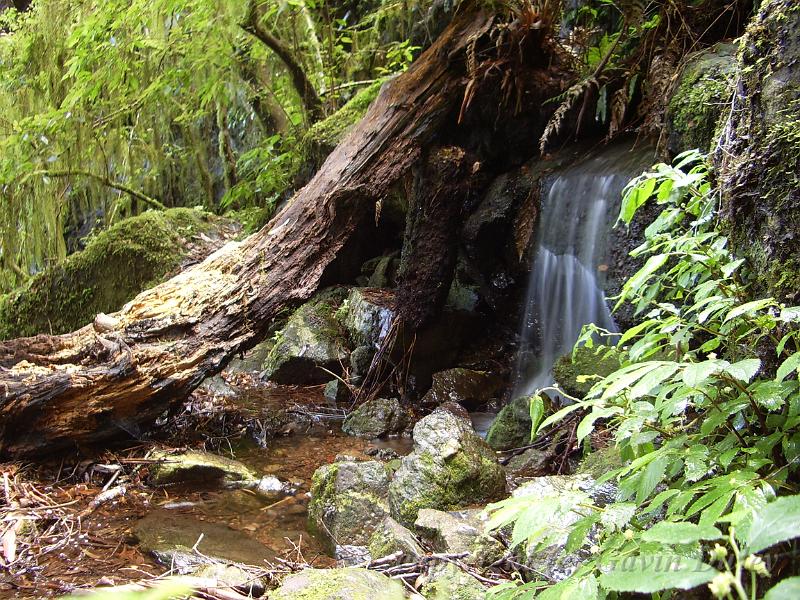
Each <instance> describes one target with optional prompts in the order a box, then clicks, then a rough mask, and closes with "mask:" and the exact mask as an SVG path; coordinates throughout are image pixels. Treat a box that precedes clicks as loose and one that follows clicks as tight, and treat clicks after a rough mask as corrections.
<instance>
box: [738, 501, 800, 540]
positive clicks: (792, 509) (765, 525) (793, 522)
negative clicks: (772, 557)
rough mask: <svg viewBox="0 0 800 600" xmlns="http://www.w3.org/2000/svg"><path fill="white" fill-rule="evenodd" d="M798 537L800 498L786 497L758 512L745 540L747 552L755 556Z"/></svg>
mask: <svg viewBox="0 0 800 600" xmlns="http://www.w3.org/2000/svg"><path fill="white" fill-rule="evenodd" d="M796 537H800V496H784V497H783V498H778V499H777V500H775V501H774V502H770V503H769V504H767V505H766V506H765V507H764V508H762V509H761V510H759V511H757V512H756V514H755V517H754V519H753V524H752V525H751V526H750V530H749V531H748V532H747V538H746V540H745V541H746V544H747V552H748V553H750V554H755V553H756V552H761V551H762V550H764V549H765V548H769V547H770V546H774V545H775V544H780V543H781V542H785V541H787V540H792V539H794V538H796Z"/></svg>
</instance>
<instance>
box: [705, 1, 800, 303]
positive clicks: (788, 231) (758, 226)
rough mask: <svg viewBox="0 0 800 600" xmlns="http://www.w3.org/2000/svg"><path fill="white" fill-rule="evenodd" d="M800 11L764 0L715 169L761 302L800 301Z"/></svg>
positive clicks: (747, 40) (746, 40)
mask: <svg viewBox="0 0 800 600" xmlns="http://www.w3.org/2000/svg"><path fill="white" fill-rule="evenodd" d="M799 30H800V3H798V2H797V0H764V1H763V2H761V5H760V8H759V11H758V14H757V15H756V16H755V17H753V19H752V20H751V22H750V24H749V25H748V27H747V31H746V33H745V35H744V37H743V38H742V39H741V42H740V51H739V56H738V77H737V79H736V82H735V86H734V89H735V93H734V95H733V101H732V106H731V111H730V114H729V116H728V119H727V120H726V122H725V124H724V127H723V128H722V134H721V136H720V140H719V145H718V150H717V152H715V155H714V162H715V167H716V170H717V173H718V180H719V184H720V189H721V192H722V207H721V208H722V210H721V214H723V215H725V216H726V217H727V219H728V229H729V233H730V236H729V237H730V239H731V241H732V242H733V247H734V249H735V251H737V252H738V253H739V254H740V255H741V256H743V257H745V258H747V259H748V265H749V266H750V268H751V270H752V273H753V276H752V279H751V284H752V285H751V289H752V293H753V294H754V295H767V294H768V295H772V296H776V297H778V298H779V299H780V300H783V301H786V302H791V303H797V302H798V301H799V300H800V235H798V231H800V38H798V35H797V32H798V31H799Z"/></svg>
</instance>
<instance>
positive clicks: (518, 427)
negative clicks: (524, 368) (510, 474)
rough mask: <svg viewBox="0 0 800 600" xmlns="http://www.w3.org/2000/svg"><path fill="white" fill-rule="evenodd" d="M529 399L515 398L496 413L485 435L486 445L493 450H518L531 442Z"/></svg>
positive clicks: (523, 397) (525, 397)
mask: <svg viewBox="0 0 800 600" xmlns="http://www.w3.org/2000/svg"><path fill="white" fill-rule="evenodd" d="M530 405H531V399H530V397H529V396H521V397H519V398H515V399H514V400H512V401H511V402H510V403H508V404H507V405H505V406H504V407H503V408H502V410H501V411H500V412H499V413H497V416H496V417H495V419H494V421H492V425H491V427H489V432H488V433H487V434H486V443H487V444H489V445H490V446H491V447H492V448H494V449H495V450H510V449H511V448H520V447H522V446H525V445H527V444H528V443H530V440H531V412H530Z"/></svg>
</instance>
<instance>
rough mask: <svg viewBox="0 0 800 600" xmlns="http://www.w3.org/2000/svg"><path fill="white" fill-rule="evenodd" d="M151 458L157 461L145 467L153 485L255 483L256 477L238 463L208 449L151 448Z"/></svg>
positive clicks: (234, 484) (232, 484) (231, 485)
mask: <svg viewBox="0 0 800 600" xmlns="http://www.w3.org/2000/svg"><path fill="white" fill-rule="evenodd" d="M152 458H153V459H154V460H156V461H158V462H156V463H153V464H151V465H150V467H149V470H150V483H151V484H153V485H169V484H173V483H202V484H204V485H209V486H213V485H218V486H227V487H246V486H251V485H256V484H257V483H258V480H259V478H258V476H257V475H256V474H255V473H254V472H253V471H251V470H250V469H248V468H247V467H246V466H245V465H243V464H242V463H240V462H238V461H235V460H232V459H230V458H225V457H224V456H218V455H216V454H211V453H210V452H199V451H189V452H182V453H179V454H170V453H168V452H154V453H153V455H152Z"/></svg>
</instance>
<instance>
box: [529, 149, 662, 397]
mask: <svg viewBox="0 0 800 600" xmlns="http://www.w3.org/2000/svg"><path fill="white" fill-rule="evenodd" d="M651 157H652V154H649V155H648V154H644V153H642V152H639V151H637V152H632V151H630V148H629V147H628V146H624V147H620V146H617V147H611V148H607V149H604V150H603V151H602V152H601V153H599V154H597V155H595V156H592V157H590V158H588V159H585V160H583V161H581V162H578V163H576V164H573V165H570V166H569V167H566V168H565V169H563V170H561V171H560V172H559V173H558V174H557V175H556V176H555V178H554V179H552V180H551V182H550V185H549V186H547V187H546V188H545V190H544V193H543V195H542V207H541V217H540V219H539V225H538V243H539V247H538V250H537V251H536V255H535V259H534V264H533V268H532V270H531V274H530V279H529V282H528V290H527V296H526V302H525V313H524V317H523V321H522V329H521V332H520V349H519V352H518V354H517V360H516V365H515V375H516V378H515V389H514V395H515V396H520V395H527V394H530V393H533V392H534V391H535V390H537V389H540V388H543V387H546V386H548V385H551V384H552V382H553V379H552V367H553V364H554V363H555V361H556V360H557V359H558V358H559V357H560V356H562V355H563V354H566V353H567V352H569V351H570V350H571V349H572V346H573V345H574V344H575V342H576V341H577V339H578V336H579V335H580V332H581V329H582V328H583V326H584V325H586V324H587V323H595V324H597V325H599V326H600V327H603V328H606V329H608V330H610V331H616V325H615V324H614V319H613V318H612V316H611V313H610V311H609V307H608V304H607V302H606V299H605V296H604V293H603V290H602V285H603V280H604V279H605V272H606V271H607V269H608V264H607V260H608V249H609V248H608V243H609V238H610V230H611V227H612V226H613V224H614V221H615V220H616V218H617V214H618V212H619V205H620V199H621V194H622V190H623V189H624V187H625V185H626V184H627V182H628V181H629V180H630V179H631V178H632V177H634V176H635V175H637V174H638V173H640V172H641V171H642V170H643V169H644V168H646V166H647V165H648V164H650V162H651V161H652V158H651Z"/></svg>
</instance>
